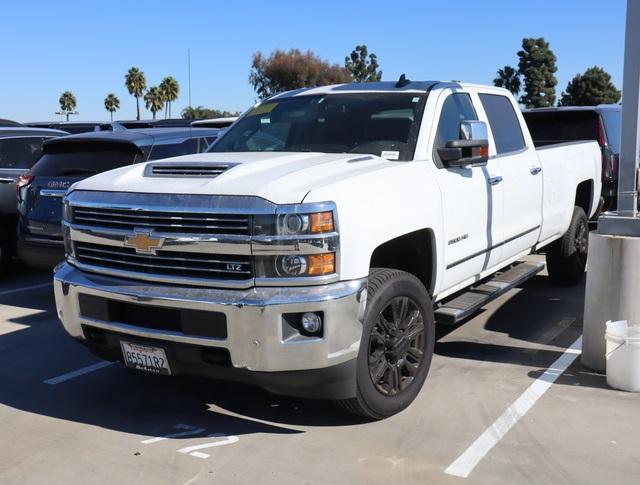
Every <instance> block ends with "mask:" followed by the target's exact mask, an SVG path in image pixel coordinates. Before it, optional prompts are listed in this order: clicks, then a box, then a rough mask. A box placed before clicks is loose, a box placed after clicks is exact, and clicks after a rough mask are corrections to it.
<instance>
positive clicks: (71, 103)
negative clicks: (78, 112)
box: [58, 91, 76, 121]
mask: <svg viewBox="0 0 640 485" xmlns="http://www.w3.org/2000/svg"><path fill="white" fill-rule="evenodd" d="M58 103H60V111H62V114H64V115H65V116H66V117H67V121H69V115H70V114H73V112H74V111H75V109H76V97H75V96H74V94H73V93H72V92H71V91H65V92H64V93H62V94H61V95H60V98H59V99H58Z"/></svg>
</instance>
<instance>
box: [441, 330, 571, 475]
mask: <svg viewBox="0 0 640 485" xmlns="http://www.w3.org/2000/svg"><path fill="white" fill-rule="evenodd" d="M581 348H582V337H580V338H578V340H576V341H575V342H574V343H573V345H571V347H569V348H568V349H567V350H566V351H565V352H564V353H563V354H562V355H561V356H560V357H559V358H558V359H557V360H556V361H555V362H554V363H553V364H551V366H550V367H549V368H548V369H547V370H546V371H544V373H543V374H542V375H541V376H540V377H538V378H537V379H536V380H535V381H534V383H533V384H531V385H530V386H529V388H528V389H527V390H526V391H525V392H524V393H523V394H522V395H521V396H520V397H519V398H518V399H516V401H515V402H514V403H513V404H512V405H511V406H509V407H508V408H507V409H506V410H505V411H504V412H503V413H502V415H500V417H499V418H498V419H496V420H495V421H494V423H493V424H492V425H491V426H489V427H488V428H487V429H486V430H485V432H484V433H482V434H481V435H480V436H479V437H478V439H476V440H475V441H474V442H473V443H472V444H471V446H469V448H467V449H466V450H465V452H464V453H462V455H460V456H459V457H458V458H457V459H456V460H455V461H454V462H453V463H452V464H451V465H449V466H448V467H447V469H446V470H445V471H444V472H445V473H446V474H448V475H454V476H457V477H462V478H467V477H468V476H469V474H470V473H471V472H472V471H473V469H474V468H475V467H476V465H477V464H478V463H480V461H481V460H482V459H483V458H484V457H485V456H486V455H487V453H489V452H490V451H491V449H492V448H493V447H494V446H495V445H496V444H498V442H499V441H500V440H501V439H502V438H503V437H504V436H505V435H506V434H507V433H508V432H509V430H510V429H511V428H512V427H513V426H514V425H515V424H516V423H517V422H518V421H519V420H520V419H521V418H522V417H523V416H524V415H525V414H527V412H528V411H529V410H530V409H531V408H532V407H533V405H534V404H535V403H536V401H537V400H538V399H540V398H541V397H542V395H543V394H544V393H545V392H547V390H548V389H549V388H550V387H551V385H552V384H553V383H554V382H555V381H556V379H558V377H560V376H561V375H562V373H563V372H564V371H566V370H567V368H568V367H569V366H570V365H571V364H572V363H573V361H574V360H576V358H577V357H578V355H580V349H581Z"/></svg>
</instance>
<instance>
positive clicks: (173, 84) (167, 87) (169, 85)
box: [159, 76, 180, 118]
mask: <svg viewBox="0 0 640 485" xmlns="http://www.w3.org/2000/svg"><path fill="white" fill-rule="evenodd" d="M159 87H160V91H162V97H163V99H164V103H165V108H164V116H165V118H167V117H169V118H171V103H173V102H174V101H175V100H176V99H178V94H179V93H180V85H179V84H178V80H177V79H176V78H174V77H173V76H167V77H165V78H164V79H163V80H162V82H161V83H160V86H159Z"/></svg>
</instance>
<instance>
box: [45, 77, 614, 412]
mask: <svg viewBox="0 0 640 485" xmlns="http://www.w3.org/2000/svg"><path fill="white" fill-rule="evenodd" d="M600 164H601V161H600V149H599V147H598V144H597V143H595V142H576V143H563V144H559V145H548V146H545V147H543V148H541V149H538V150H537V149H536V148H535V147H534V144H533V141H532V140H531V136H530V135H529V132H528V130H527V126H526V124H525V123H524V120H523V117H522V114H521V113H520V110H519V109H518V106H517V105H516V103H515V102H514V100H513V98H512V96H511V95H510V94H509V93H508V92H507V91H506V90H504V89H500V88H494V87H484V86H476V85H471V84H459V83H443V82H411V81H408V80H406V79H404V78H401V79H400V80H399V81H398V82H397V83H394V82H379V83H366V84H357V83H354V84H346V85H335V86H326V87H317V88H309V89H301V90H297V91H292V92H287V93H282V94H279V95H276V96H273V97H271V98H269V99H267V100H264V101H262V102H260V103H258V104H257V105H255V106H254V107H253V108H252V109H250V110H249V111H247V112H246V113H245V114H244V115H243V116H242V117H241V118H240V119H239V120H238V121H236V123H234V125H233V126H232V127H231V128H229V131H227V132H226V133H225V134H224V135H223V136H222V137H221V138H220V139H219V140H218V141H217V142H216V143H215V144H214V145H213V146H212V147H211V148H210V150H209V151H208V152H207V153H203V154H197V155H189V156H183V157H176V158H171V159H165V160H158V161H153V162H147V163H142V164H139V165H134V166H129V167H123V168H120V169H116V170H113V171H110V172H106V173H103V174H100V175H97V176H94V177H91V178H88V179H86V180H83V181H81V182H78V183H77V184H75V185H73V186H72V187H71V188H70V189H69V191H68V192H67V195H66V196H65V199H64V208H63V216H64V220H63V233H64V244H65V249H66V262H65V263H62V264H61V265H59V266H58V267H57V268H56V271H55V276H54V279H55V281H54V286H55V297H56V304H57V311H58V316H59V318H60V320H61V321H62V324H63V326H64V328H65V329H66V331H67V332H68V333H69V334H70V335H71V336H72V337H74V338H75V339H77V340H78V341H80V342H82V343H84V344H85V345H87V346H88V347H89V348H90V349H92V350H93V351H94V352H95V353H96V354H97V355H98V356H100V357H102V358H104V359H108V360H112V361H122V362H123V363H124V364H126V365H127V366H128V367H133V368H136V369H140V370H145V371H149V372H153V373H157V374H167V375H169V374H191V375H200V376H207V377H211V378H214V379H227V380H237V381H243V382H247V383H252V384H256V385H258V386H261V387H263V388H264V389H267V390H268V391H271V392H273V393H279V394H283V395H290V396H296V397H303V398H321V399H330V400H335V401H336V402H338V403H339V405H341V406H342V407H343V408H345V409H346V410H348V411H351V412H353V413H357V414H361V415H364V416H366V417H369V418H371V419H382V418H384V417H387V416H390V415H392V414H394V413H397V412H399V411H401V410H402V409H404V408H405V407H406V406H408V405H409V404H410V403H411V402H412V401H413V400H414V398H415V397H416V395H417V394H418V392H419V390H420V388H421V387H422V385H423V382H424V380H425V378H426V376H427V372H428V370H429V366H430V363H431V359H432V355H433V352H434V340H435V337H434V335H435V322H436V321H437V322H439V323H445V324H446V323H449V324H451V323H456V322H460V321H462V320H464V319H466V318H467V317H469V316H470V315H472V314H473V313H474V312H475V311H477V310H478V309H480V308H481V307H482V306H484V305H485V304H486V303H487V302H488V301H490V300H491V299H493V298H496V297H497V296H499V295H500V294H502V293H504V292H505V291H507V290H508V289H510V288H512V287H514V286H516V285H518V284H520V283H522V282H524V281H525V280H526V279H527V278H530V277H532V276H533V275H535V274H536V273H538V272H539V271H541V270H542V269H543V266H544V264H543V263H535V262H533V263H532V262H522V261H521V260H522V258H523V257H524V256H526V255H528V254H530V253H531V252H534V251H540V250H542V249H544V251H545V252H546V258H547V266H548V272H549V275H550V277H551V278H552V279H553V280H555V281H557V282H559V283H563V284H574V283H577V282H578V281H580V279H581V278H582V277H583V275H584V270H585V262H586V255H587V238H588V229H587V218H588V217H589V216H591V215H592V214H593V213H594V211H595V210H596V207H597V205H598V199H599V196H600V173H601V168H600Z"/></svg>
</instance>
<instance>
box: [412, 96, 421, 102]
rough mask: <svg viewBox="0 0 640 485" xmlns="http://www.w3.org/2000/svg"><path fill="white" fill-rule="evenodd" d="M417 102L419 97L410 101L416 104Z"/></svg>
mask: <svg viewBox="0 0 640 485" xmlns="http://www.w3.org/2000/svg"><path fill="white" fill-rule="evenodd" d="M418 101H420V96H416V97H415V98H413V99H412V100H411V102H412V103H417V102H418Z"/></svg>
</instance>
